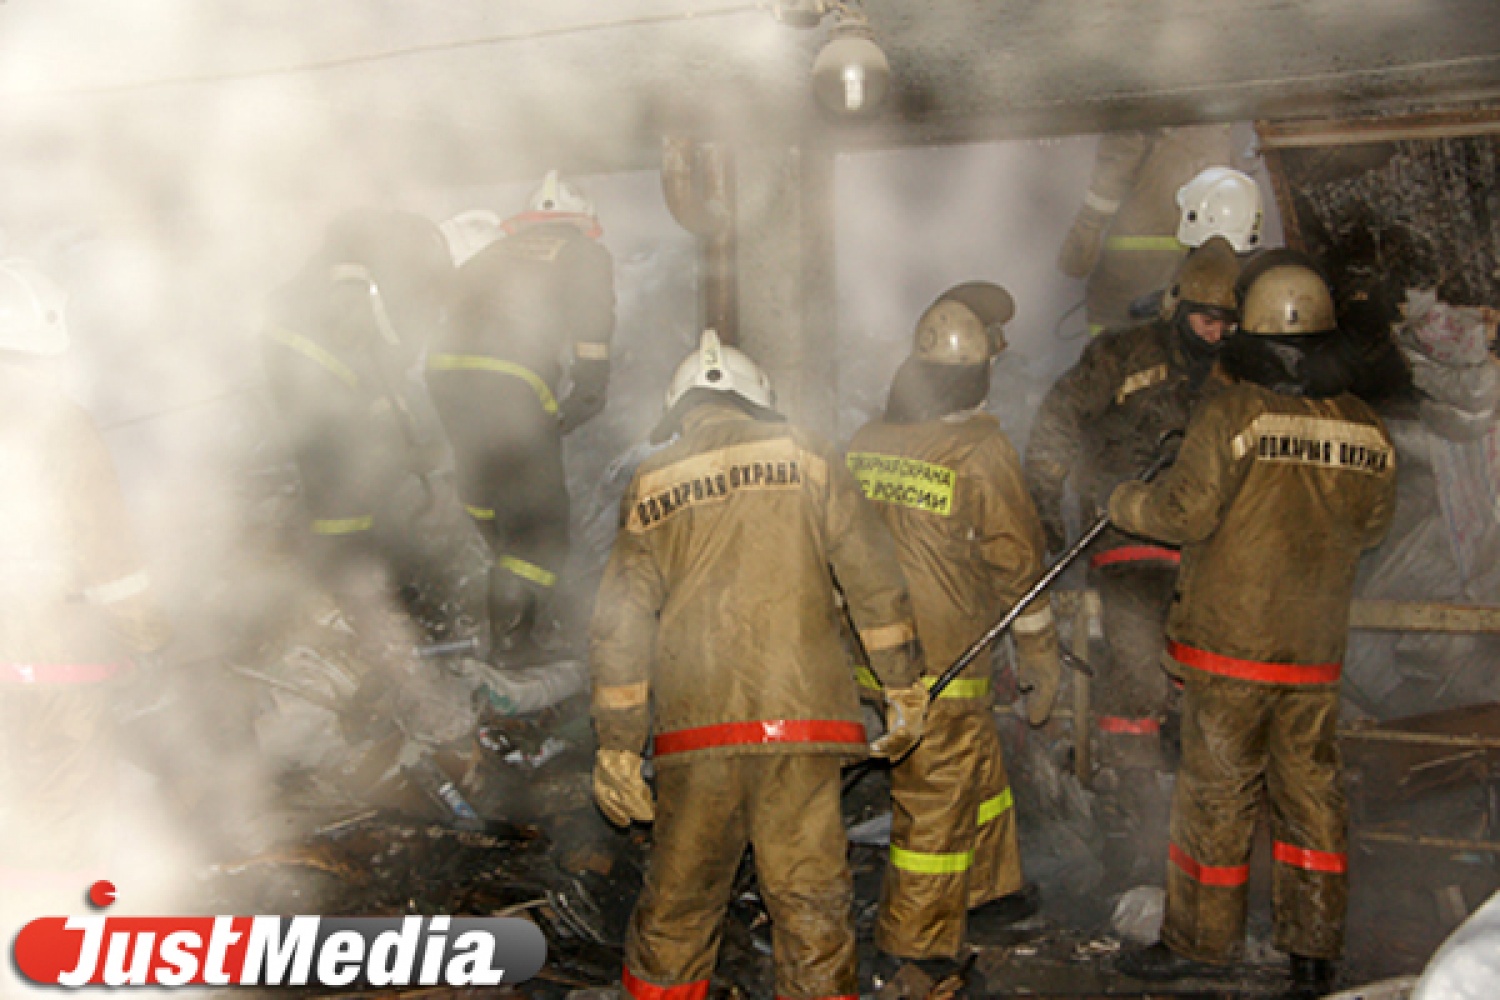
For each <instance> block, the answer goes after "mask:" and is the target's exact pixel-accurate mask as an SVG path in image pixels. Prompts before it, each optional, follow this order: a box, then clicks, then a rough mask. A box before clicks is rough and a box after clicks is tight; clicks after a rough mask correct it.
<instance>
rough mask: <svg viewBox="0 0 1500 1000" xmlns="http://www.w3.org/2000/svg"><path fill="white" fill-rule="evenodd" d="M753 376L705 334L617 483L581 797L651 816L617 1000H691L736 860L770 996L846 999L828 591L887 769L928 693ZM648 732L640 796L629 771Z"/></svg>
mask: <svg viewBox="0 0 1500 1000" xmlns="http://www.w3.org/2000/svg"><path fill="white" fill-rule="evenodd" d="M773 405H774V404H773V398H772V394H771V388H770V383H769V382H768V380H767V379H766V376H765V375H764V373H763V372H762V371H761V369H760V368H759V367H758V366H757V365H756V364H755V363H754V362H753V361H752V360H750V359H749V358H748V357H746V356H745V355H744V354H743V353H741V352H740V351H738V350H736V349H735V348H733V347H724V346H721V345H720V343H719V340H718V338H717V336H715V334H714V332H713V331H712V330H710V331H706V332H705V333H704V334H703V337H702V340H701V344H700V346H699V349H698V350H696V351H694V352H693V353H692V354H691V355H689V356H688V357H687V358H686V359H685V360H684V361H683V362H682V364H681V365H680V366H679V367H678V369H677V372H676V374H675V376H674V377H673V379H672V382H671V386H670V388H669V389H668V392H667V412H666V415H665V417H664V418H663V424H662V426H661V427H660V428H659V431H660V432H662V433H663V434H665V433H674V432H675V433H677V435H678V436H677V438H676V440H675V442H673V443H672V444H670V445H668V446H667V447H666V448H665V449H663V450H661V451H659V452H657V453H655V454H654V455H652V456H651V457H650V458H648V459H647V460H646V461H645V462H644V463H643V464H642V465H641V466H640V468H639V469H638V470H637V471H636V473H635V476H634V478H633V479H632V480H631V483H630V485H629V487H628V488H627V490H626V493H625V497H624V501H623V503H622V506H621V524H620V530H619V534H618V535H617V536H616V539H615V546H614V550H613V552H612V553H611V555H610V559H609V563H608V566H607V567H606V569H605V573H604V580H603V583H602V584H601V587H600V590H599V595H598V600H597V602H596V611H595V614H594V620H593V627H592V651H591V657H592V669H593V679H594V688H593V716H594V723H595V727H596V729H597V732H598V738H599V750H598V757H597V761H596V765H595V769H594V794H595V798H596V800H597V801H598V803H599V807H600V809H601V810H602V811H603V812H604V814H605V816H606V817H608V818H609V819H610V820H611V821H612V822H614V823H616V824H618V825H621V826H624V825H628V824H629V823H630V822H631V821H632V820H638V821H650V820H652V819H653V818H654V819H655V824H656V826H655V830H654V834H653V839H654V848H653V856H652V859H651V865H650V868H649V870H648V872H647V875H646V883H645V887H644V889H643V890H642V892H641V896H640V899H639V900H638V901H637V903H636V907H635V912H634V914H633V915H632V917H631V919H630V925H629V929H628V932H627V935H626V942H625V970H624V973H623V980H624V987H625V990H626V991H627V992H628V993H629V994H630V995H631V996H633V997H635V998H636V1000H702V998H703V997H704V996H705V995H706V993H707V990H708V983H709V977H710V974H711V973H712V971H713V967H714V958H715V954H716V952H717V949H718V943H719V928H720V923H721V921H722V919H723V916H724V911H725V908H726V906H727V905H728V903H729V896H730V890H731V886H732V883H733V879H734V874H735V871H736V869H737V867H738V865H739V861H740V856H741V855H742V854H743V853H744V850H745V847H746V845H747V844H749V845H751V846H753V847H754V856H755V864H756V872H757V877H758V879H759V882H760V887H761V893H762V896H763V898H764V899H765V901H766V906H767V909H768V910H769V911H770V915H771V921H772V927H773V940H772V945H773V950H774V954H775V963H776V994H777V995H778V996H781V997H787V998H790V1000H812V998H816V997H839V998H845V997H851V996H854V995H855V994H857V993H858V992H859V990H858V987H857V983H856V976H855V949H854V929H853V923H852V919H851V914H850V909H851V906H852V903H853V883H852V879H851V876H850V871H849V866H848V863H847V861H846V859H845V849H846V846H847V845H846V841H845V836H844V826H843V821H842V819H841V817H840V809H839V768H840V766H841V765H842V764H844V763H847V762H848V761H850V760H853V759H857V758H860V757H863V756H865V754H866V751H867V747H866V744H865V742H864V740H865V736H864V729H863V727H862V725H861V723H860V721H859V719H860V710H859V698H858V693H857V686H856V684H855V682H854V676H853V671H852V670H851V666H850V664H849V663H848V660H847V655H846V653H845V651H844V646H843V643H842V639H841V634H840V625H839V615H840V611H839V609H838V607H837V606H836V602H835V598H834V588H835V585H837V586H838V587H839V588H840V589H841V591H842V593H843V595H844V600H845V602H846V604H847V607H848V610H849V612H850V614H851V616H852V618H853V620H854V622H855V624H856V625H857V627H858V629H859V635H860V638H861V640H862V642H863V645H864V648H865V650H866V651H867V652H868V654H869V659H870V664H871V667H872V669H873V671H874V673H875V674H876V675H877V676H878V677H879V679H880V681H881V682H882V684H883V685H884V686H885V691H886V702H887V722H888V731H887V733H886V735H885V736H883V737H881V739H880V740H878V741H877V742H876V743H875V744H874V745H873V746H871V747H869V748H868V750H869V752H871V753H873V754H876V755H878V756H885V757H888V758H891V759H896V758H899V757H900V756H901V755H903V754H904V753H906V752H907V751H908V750H909V749H910V748H911V746H912V744H913V743H915V742H916V740H917V739H918V738H919V737H920V736H921V732H922V720H923V715H924V712H925V709H926V705H927V690H926V688H924V687H923V686H922V685H921V684H920V683H919V676H920V672H921V655H920V651H919V649H918V647H917V642H916V630H915V625H914V623H913V620H912V614H911V602H910V600H909V598H908V596H907V592H906V587H905V584H904V582H903V580H902V577H901V569H900V566H899V565H898V564H897V562H896V555H895V552H894V550H893V547H892V544H891V540H890V536H889V535H888V534H887V533H886V532H885V530H884V529H883V528H882V527H881V526H880V523H879V521H878V519H877V517H876V515H875V512H874V510H873V509H871V508H870V507H868V506H867V505H866V504H865V502H864V500H863V498H862V497H861V496H860V492H859V486H858V484H857V483H856V482H855V480H854V478H853V476H851V475H850V474H849V470H848V469H847V468H846V467H845V466H844V463H843V462H842V461H840V460H839V458H838V455H837V453H836V452H835V451H834V449H833V448H832V447H830V446H829V445H827V444H825V443H823V442H822V441H820V440H818V439H817V438H815V437H814V436H812V435H810V434H808V433H805V432H803V431H802V430H800V429H798V428H796V427H793V426H791V425H789V424H787V423H785V422H784V421H783V420H782V418H781V417H779V416H778V415H777V414H776V413H775V412H774V411H773V410H772V409H771V407H772V406H773ZM648 732H650V733H654V741H653V742H652V746H653V752H654V762H655V767H656V781H657V788H656V801H655V802H654V803H653V798H652V792H651V790H650V788H649V787H648V786H647V785H646V783H645V780H644V779H643V777H642V774H641V755H642V754H643V753H644V752H645V750H646V747H647V742H648V740H647V737H648Z"/></svg>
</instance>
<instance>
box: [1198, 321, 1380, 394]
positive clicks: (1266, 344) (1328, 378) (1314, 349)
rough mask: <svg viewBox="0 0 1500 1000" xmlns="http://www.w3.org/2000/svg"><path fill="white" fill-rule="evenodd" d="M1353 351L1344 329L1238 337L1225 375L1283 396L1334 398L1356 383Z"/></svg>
mask: <svg viewBox="0 0 1500 1000" xmlns="http://www.w3.org/2000/svg"><path fill="white" fill-rule="evenodd" d="M1350 346H1351V345H1350V344H1349V343H1348V338H1346V337H1345V336H1344V335H1343V334H1342V333H1341V332H1340V331H1338V330H1331V331H1329V332H1328V333H1314V334H1302V335H1291V336H1265V335H1262V334H1255V333H1237V334H1235V335H1234V336H1233V337H1231V338H1229V340H1228V342H1227V343H1226V344H1225V345H1224V350H1223V352H1222V354H1223V360H1224V370H1225V371H1226V372H1228V373H1229V374H1230V375H1231V376H1233V377H1234V378H1237V379H1239V380H1241V381H1244V382H1253V383H1255V384H1256V385H1258V386H1262V387H1264V388H1266V389H1270V390H1271V391H1272V392H1279V393H1281V394H1282V395H1286V396H1303V397H1306V398H1308V399H1328V398H1331V397H1333V396H1337V395H1340V394H1342V393H1345V392H1348V391H1349V389H1350V388H1351V387H1352V386H1353V384H1354V366H1353V364H1352V363H1351V358H1350V357H1349V349H1350Z"/></svg>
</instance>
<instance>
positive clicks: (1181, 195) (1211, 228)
mask: <svg viewBox="0 0 1500 1000" xmlns="http://www.w3.org/2000/svg"><path fill="white" fill-rule="evenodd" d="M1177 209H1178V211H1179V213H1180V215H1179V218H1178V222H1177V242H1179V243H1181V244H1182V245H1183V246H1185V247H1201V246H1202V245H1203V244H1205V243H1207V242H1208V241H1209V240H1211V239H1213V238H1214V237H1215V236H1222V237H1223V238H1224V239H1226V240H1228V241H1229V245H1230V246H1231V247H1233V248H1234V252H1235V253H1236V254H1238V255H1240V256H1242V257H1243V256H1245V255H1247V254H1251V253H1254V252H1255V251H1257V250H1259V249H1261V232H1260V230H1261V221H1262V214H1263V213H1262V208H1261V196H1260V185H1259V184H1257V183H1255V179H1254V178H1253V177H1251V176H1250V175H1249V174H1246V173H1243V172H1242V171H1239V170H1235V169H1234V168H1233V167H1209V168H1208V169H1207V170H1205V171H1203V172H1202V173H1200V174H1198V176H1196V177H1194V178H1193V179H1192V180H1190V181H1188V182H1187V183H1186V184H1184V185H1183V186H1182V187H1180V188H1178V190H1177Z"/></svg>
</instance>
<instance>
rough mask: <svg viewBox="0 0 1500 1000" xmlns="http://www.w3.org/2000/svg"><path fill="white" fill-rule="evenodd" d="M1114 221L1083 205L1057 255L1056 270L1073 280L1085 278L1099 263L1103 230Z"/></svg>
mask: <svg viewBox="0 0 1500 1000" xmlns="http://www.w3.org/2000/svg"><path fill="white" fill-rule="evenodd" d="M1113 219H1114V216H1112V215H1105V214H1103V213H1102V212H1098V211H1096V210H1094V209H1092V208H1089V207H1088V206H1087V205H1085V206H1084V207H1083V208H1081V209H1079V211H1078V217H1077V218H1076V219H1074V220H1073V228H1072V229H1070V230H1068V236H1067V238H1066V239H1065V240H1063V245H1062V249H1061V250H1059V251H1058V254H1057V269H1058V270H1059V271H1061V272H1062V273H1063V274H1066V275H1068V276H1069V277H1073V278H1087V277H1088V276H1089V272H1090V271H1092V270H1093V269H1094V265H1096V264H1098V263H1099V251H1100V250H1101V249H1103V246H1104V230H1105V229H1106V228H1107V227H1108V226H1109V224H1110V222H1111V221H1112V220H1113Z"/></svg>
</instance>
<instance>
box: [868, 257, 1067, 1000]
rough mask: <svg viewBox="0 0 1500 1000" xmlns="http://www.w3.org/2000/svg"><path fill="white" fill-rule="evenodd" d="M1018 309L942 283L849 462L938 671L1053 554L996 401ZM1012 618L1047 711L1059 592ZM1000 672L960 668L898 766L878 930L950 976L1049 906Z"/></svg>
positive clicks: (1037, 707) (1038, 706) (1033, 699)
mask: <svg viewBox="0 0 1500 1000" xmlns="http://www.w3.org/2000/svg"><path fill="white" fill-rule="evenodd" d="M1014 311H1015V307H1014V305H1013V303H1012V302H1011V297H1010V295H1009V294H1008V293H1006V291H1005V290H1004V289H1003V288H1001V287H1000V286H998V285H995V284H991V283H988V282H970V283H968V284H965V285H960V286H958V287H956V288H954V289H950V290H949V291H948V292H945V293H944V294H943V295H942V296H940V297H939V298H938V300H937V301H936V302H934V303H933V304H932V306H930V307H929V308H928V309H927V311H926V312H924V313H923V314H922V317H921V319H920V321H919V322H918V323H917V327H916V335H915V338H914V344H913V347H912V353H911V357H910V358H908V359H907V360H906V362H905V363H904V364H903V365H902V366H901V368H900V370H899V371H898V372H897V374H896V377H895V381H894V383H893V384H892V387H891V392H890V399H889V402H888V403H887V405H886V411H885V414H884V416H883V417H882V418H880V419H877V420H874V421H872V422H871V423H869V424H866V425H865V426H864V427H863V428H861V429H860V430H859V432H858V433H856V434H855V435H854V439H853V441H852V442H850V445H849V454H848V462H849V467H850V469H851V470H852V471H853V472H854V475H855V477H856V478H857V479H858V480H859V482H860V486H861V487H862V488H863V490H864V493H865V496H866V497H867V498H868V499H869V500H870V502H871V507H872V508H873V509H874V510H876V511H878V512H879V514H880V517H881V519H882V520H883V521H884V522H885V524H886V527H888V528H889V529H890V531H891V534H892V535H893V536H894V538H895V540H896V552H897V556H898V558H899V559H900V561H901V568H902V571H903V572H904V573H905V574H906V580H907V585H908V586H909V587H910V588H911V596H912V606H913V608H914V610H915V613H916V619H917V634H918V635H919V636H920V637H921V640H922V647H923V650H924V651H925V653H926V656H927V671H926V674H925V676H924V678H923V680H924V682H925V683H927V684H931V683H932V682H933V681H934V680H936V678H937V677H938V676H939V675H941V674H942V672H943V671H944V670H945V669H947V667H948V665H949V664H950V663H952V662H953V661H954V660H956V659H957V658H958V657H959V656H960V655H962V654H963V652H964V651H965V650H966V649H967V648H968V647H969V646H970V645H971V644H972V643H973V642H974V641H975V640H976V639H978V638H979V637H980V636H981V635H983V634H984V633H985V631H986V630H987V629H988V628H989V627H990V626H991V625H992V624H994V622H995V621H996V620H997V619H999V617H1000V616H1001V615H1003V614H1004V613H1005V612H1006V611H1007V610H1008V609H1009V608H1010V606H1011V605H1012V604H1013V603H1014V602H1015V601H1016V599H1017V598H1019V597H1020V596H1021V595H1022V594H1023V593H1025V592H1026V590H1027V589H1028V588H1030V587H1031V585H1032V584H1033V583H1034V582H1035V581H1036V578H1037V577H1038V576H1039V575H1040V574H1041V572H1042V570H1043V569H1045V557H1046V542H1045V539H1044V536H1043V533H1042V526H1041V523H1040V522H1039V521H1038V520H1037V516H1036V510H1035V508H1034V507H1033V506H1032V501H1031V497H1030V496H1029V495H1028V494H1027V492H1026V484H1025V481H1024V480H1023V479H1022V476H1021V461H1020V458H1019V457H1018V456H1017V455H1016V452H1015V449H1014V448H1013V447H1011V444H1010V441H1009V440H1008V439H1007V438H1006V436H1005V433H1004V432H1003V431H1002V430H1001V429H1000V424H999V422H998V421H997V420H996V419H995V418H994V417H993V416H991V415H990V414H988V413H985V412H984V410H983V406H984V401H985V398H986V397H987V396H988V395H989V390H990V367H991V362H992V361H993V360H994V358H995V356H996V355H998V354H999V353H1000V351H1002V350H1003V349H1004V348H1005V336H1004V331H1003V326H1004V324H1005V322H1006V321H1008V320H1009V319H1010V317H1011V315H1012V314H1013V313H1014ZM1013 634H1014V637H1015V646H1016V649H1017V652H1018V654H1019V673H1020V677H1021V687H1022V688H1023V690H1024V691H1025V692H1026V709H1027V714H1028V717H1029V719H1030V721H1031V722H1032V723H1033V724H1036V725H1040V724H1041V723H1042V722H1045V721H1046V719H1047V717H1048V716H1049V714H1050V713H1051V709H1052V701H1053V699H1054V698H1055V696H1056V693H1057V686H1058V672H1059V671H1058V648H1057V635H1056V631H1055V629H1054V627H1053V622H1052V611H1051V607H1050V604H1049V603H1048V602H1047V601H1046V600H1042V601H1039V602H1037V603H1036V604H1034V605H1033V606H1032V607H1031V608H1030V609H1028V610H1027V612H1026V613H1024V614H1023V615H1021V617H1020V618H1018V619H1017V620H1016V622H1015V625H1014V626H1013ZM990 674H991V671H990V666H989V657H980V658H979V659H978V660H976V661H975V663H974V664H973V665H972V666H970V667H969V668H968V669H967V670H966V671H965V672H964V673H962V674H960V675H959V677H958V678H957V679H956V680H954V681H953V682H952V683H951V684H950V685H949V686H948V687H947V688H946V689H945V690H944V691H943V692H942V695H941V696H940V697H939V698H938V699H937V701H936V702H935V703H934V704H933V705H932V707H931V709H930V711H929V712H928V718H927V726H926V732H925V735H924V736H923V739H922V742H921V743H920V744H918V746H917V748H916V749H915V750H914V751H913V752H912V753H911V754H910V755H909V756H908V757H907V758H906V759H905V760H904V761H902V762H901V763H900V764H898V765H897V766H896V767H895V768H894V769H893V770H892V772H891V803H892V813H893V815H894V819H893V825H892V829H891V854H890V863H889V864H888V866H887V868H886V875H885V885H884V888H883V889H882V892H881V900H880V916H879V920H878V922H877V924H876V929H875V934H876V943H877V945H878V946H879V948H880V950H881V952H882V953H883V955H884V956H888V957H889V958H893V959H894V958H902V959H914V960H917V961H918V963H919V964H921V965H922V966H923V968H924V971H926V972H927V973H928V974H929V975H930V976H931V977H932V978H933V979H934V980H938V981H940V980H942V979H943V978H945V977H946V976H947V975H950V974H951V973H952V972H953V971H955V969H956V963H955V961H954V960H955V958H956V956H957V955H958V953H959V951H960V949H961V947H962V946H963V944H964V938H965V929H966V924H967V927H968V930H969V931H970V932H971V933H974V934H977V935H979V936H981V937H982V936H983V935H984V934H986V933H988V932H992V931H994V930H996V929H997V928H999V927H1001V926H1004V925H1006V924H1008V923H1012V922H1014V921H1016V920H1018V919H1021V918H1023V917H1025V916H1029V915H1030V913H1031V912H1032V911H1034V910H1035V906H1036V904H1035V897H1034V890H1029V889H1028V888H1027V887H1026V886H1025V884H1024V882H1023V880H1022V876H1021V856H1020V850H1019V847H1018V845H1017V841H1016V819H1015V810H1014V802H1013V799H1012V796H1011V790H1010V782H1009V780H1008V778H1007V777H1006V773H1005V764H1004V762H1003V760H1002V759H1001V754H1000V739H999V734H998V733H997V731H996V729H995V720H994V716H993V715H992V713H991V706H992V705H993V703H994V698H993V695H992V693H991V676H990ZM861 680H862V681H863V682H864V683H866V684H867V686H875V685H876V681H875V678H874V677H870V676H862V677H861ZM886 964H887V965H893V964H894V963H893V962H887V963H886ZM881 971H891V970H887V969H882V970H881Z"/></svg>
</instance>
